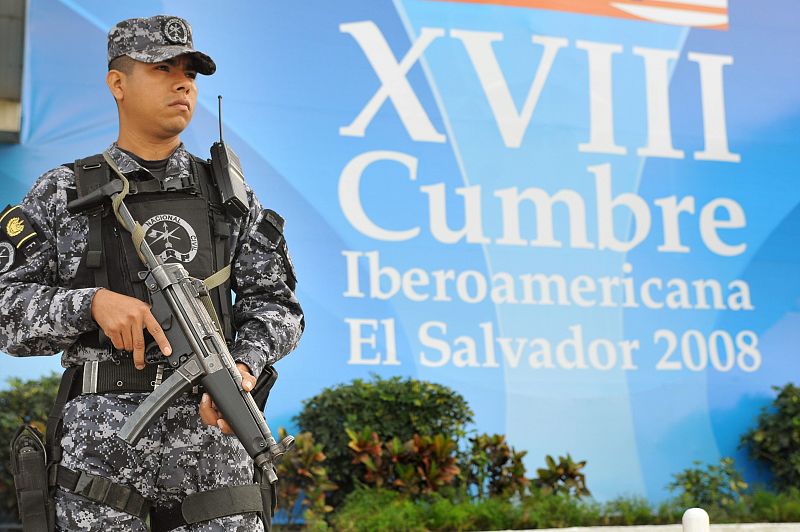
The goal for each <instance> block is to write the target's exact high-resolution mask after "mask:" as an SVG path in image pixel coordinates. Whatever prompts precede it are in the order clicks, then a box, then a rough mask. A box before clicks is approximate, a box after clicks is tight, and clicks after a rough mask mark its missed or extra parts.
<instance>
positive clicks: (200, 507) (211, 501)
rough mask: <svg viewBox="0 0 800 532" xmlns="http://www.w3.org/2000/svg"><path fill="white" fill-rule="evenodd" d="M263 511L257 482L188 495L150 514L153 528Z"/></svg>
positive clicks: (162, 530) (160, 530)
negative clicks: (176, 504)
mask: <svg viewBox="0 0 800 532" xmlns="http://www.w3.org/2000/svg"><path fill="white" fill-rule="evenodd" d="M262 511H264V504H263V502H262V499H261V488H259V486H258V485H257V484H246V485H244V486H225V487H222V488H217V489H213V490H209V491H201V492H200V493H192V494H191V495H187V496H186V498H185V499H184V500H183V504H181V505H179V506H168V507H158V506H157V507H154V508H153V510H152V513H151V514H150V524H151V526H152V529H153V532H165V531H167V530H173V529H175V528H178V527H181V526H186V525H191V524H195V523H200V522H202V521H209V520H211V519H218V518H220V517H227V516H230V515H240V514H246V513H251V512H258V513H260V512H262Z"/></svg>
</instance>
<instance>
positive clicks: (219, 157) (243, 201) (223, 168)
mask: <svg viewBox="0 0 800 532" xmlns="http://www.w3.org/2000/svg"><path fill="white" fill-rule="evenodd" d="M217 98H218V99H219V100H218V101H219V142H215V143H214V144H213V145H212V146H211V171H212V173H213V174H214V180H215V181H216V182H217V187H218V188H219V192H220V196H221V197H222V205H223V206H224V207H225V211H226V212H227V213H228V215H229V216H232V217H233V218H241V217H242V216H244V215H245V214H247V211H248V201H247V191H246V190H245V188H244V173H243V172H242V163H241V162H240V161H239V156H238V155H236V153H235V152H234V151H233V150H232V149H230V148H229V147H228V146H226V145H225V143H224V142H223V140H222V96H217Z"/></svg>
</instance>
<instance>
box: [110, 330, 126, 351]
mask: <svg viewBox="0 0 800 532" xmlns="http://www.w3.org/2000/svg"><path fill="white" fill-rule="evenodd" d="M106 336H108V339H109V340H111V344H112V345H113V346H114V347H116V348H117V349H119V350H123V349H125V344H124V343H123V342H122V336H120V334H119V333H110V334H108V333H106Z"/></svg>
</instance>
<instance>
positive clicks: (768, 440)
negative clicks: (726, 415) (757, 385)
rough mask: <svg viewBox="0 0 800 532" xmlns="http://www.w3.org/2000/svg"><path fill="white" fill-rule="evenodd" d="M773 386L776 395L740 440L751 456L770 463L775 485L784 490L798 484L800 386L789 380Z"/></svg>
mask: <svg viewBox="0 0 800 532" xmlns="http://www.w3.org/2000/svg"><path fill="white" fill-rule="evenodd" d="M773 389H774V390H775V391H777V392H778V395H777V397H776V398H775V400H774V401H773V402H772V404H771V405H770V406H769V407H766V408H763V409H762V411H761V414H760V415H759V416H758V421H757V422H756V426H755V428H753V429H752V430H750V431H749V432H747V433H746V434H744V435H743V436H742V440H741V442H742V446H743V447H746V448H747V449H748V451H749V454H750V456H751V457H752V458H754V459H755V460H758V461H760V462H762V463H765V464H766V465H767V466H769V468H770V470H771V471H772V473H773V474H774V475H775V484H776V486H777V487H778V488H779V489H787V488H790V487H792V486H798V485H800V388H798V387H797V386H795V385H794V384H792V383H789V384H787V385H785V386H784V387H783V388H780V387H777V386H774V387H773Z"/></svg>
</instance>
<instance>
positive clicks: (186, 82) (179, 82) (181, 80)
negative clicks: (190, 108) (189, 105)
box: [173, 72, 192, 92]
mask: <svg viewBox="0 0 800 532" xmlns="http://www.w3.org/2000/svg"><path fill="white" fill-rule="evenodd" d="M173 86H174V88H175V90H176V91H183V92H189V91H190V90H191V89H192V80H190V79H189V78H187V77H186V75H185V74H184V73H183V72H181V73H180V74H179V77H176V79H175V82H174V85H173Z"/></svg>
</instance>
